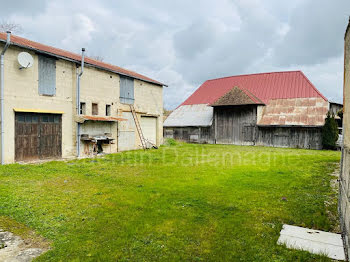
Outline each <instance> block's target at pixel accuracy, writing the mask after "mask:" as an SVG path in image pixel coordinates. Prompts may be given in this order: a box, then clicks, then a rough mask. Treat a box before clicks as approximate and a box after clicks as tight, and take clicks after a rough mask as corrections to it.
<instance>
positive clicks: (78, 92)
mask: <svg viewBox="0 0 350 262" xmlns="http://www.w3.org/2000/svg"><path fill="white" fill-rule="evenodd" d="M84 58H85V48H82V49H81V69H80V72H79V73H78V71H77V102H76V103H77V115H78V116H80V78H81V76H82V75H83V73H84ZM79 156H80V123H77V157H79Z"/></svg>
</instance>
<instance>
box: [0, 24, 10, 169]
mask: <svg viewBox="0 0 350 262" xmlns="http://www.w3.org/2000/svg"><path fill="white" fill-rule="evenodd" d="M6 33H7V38H6V44H5V47H4V49H3V50H2V52H1V58H0V60H1V62H0V63H1V69H0V75H1V76H0V77H1V84H0V85H1V86H0V96H1V98H0V110H1V116H0V121H1V165H4V163H5V146H4V141H5V123H4V101H5V99H4V93H5V92H4V90H5V53H6V51H7V49H8V48H9V46H10V44H11V32H10V31H7V32H6Z"/></svg>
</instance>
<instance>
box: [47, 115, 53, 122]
mask: <svg viewBox="0 0 350 262" xmlns="http://www.w3.org/2000/svg"><path fill="white" fill-rule="evenodd" d="M48 118H49V122H50V123H53V115H49V116H48Z"/></svg>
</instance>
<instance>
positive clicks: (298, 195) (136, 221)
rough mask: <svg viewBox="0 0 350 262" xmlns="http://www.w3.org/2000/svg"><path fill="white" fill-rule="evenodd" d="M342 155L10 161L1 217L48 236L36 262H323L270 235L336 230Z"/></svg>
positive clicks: (201, 153) (175, 153)
mask: <svg viewBox="0 0 350 262" xmlns="http://www.w3.org/2000/svg"><path fill="white" fill-rule="evenodd" d="M339 160H340V153H339V152H333V151H312V150H297V149H277V148H263V147H239V146H219V145H187V144H174V145H172V146H171V145H169V146H166V147H161V148H160V149H159V150H150V151H146V152H144V151H135V152H126V153H122V154H115V155H108V156H105V157H104V158H100V159H85V160H79V161H71V162H49V163H45V164H40V165H19V164H14V165H8V166H2V167H0V216H3V217H8V218H9V219H11V221H12V219H13V220H15V221H17V222H18V223H21V224H23V225H25V226H28V227H30V228H31V229H33V230H35V231H36V232H37V233H38V234H40V235H41V236H43V237H45V238H47V239H49V240H50V242H51V248H52V249H51V250H50V251H48V252H47V253H45V254H44V255H42V256H40V257H39V258H38V261H116V260H118V261H328V260H327V259H326V258H325V257H320V256H316V255H311V254H309V253H307V252H302V251H294V250H289V249H287V248H285V247H283V246H278V245H276V241H277V239H278V237H279V231H280V230H281V228H282V225H283V224H284V223H287V224H292V225H298V226H304V227H310V228H315V229H321V230H326V231H328V230H334V229H335V227H336V226H337V221H336V218H334V217H336V216H334V214H336V201H335V200H334V191H332V189H331V186H330V181H331V179H332V177H331V173H332V172H334V170H335V169H336V168H337V165H338V162H339ZM325 201H327V202H330V203H331V204H328V205H325ZM329 212H330V213H332V214H333V216H329V215H327V213H329ZM332 217H333V218H332ZM5 221H6V219H4V218H2V219H0V228H1V227H2V226H3V224H6V222H5Z"/></svg>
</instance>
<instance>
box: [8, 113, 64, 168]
mask: <svg viewBox="0 0 350 262" xmlns="http://www.w3.org/2000/svg"><path fill="white" fill-rule="evenodd" d="M61 156H62V117H61V115H52V114H35V113H16V117H15V160H16V161H30V160H38V159H46V158H57V157H61Z"/></svg>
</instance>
